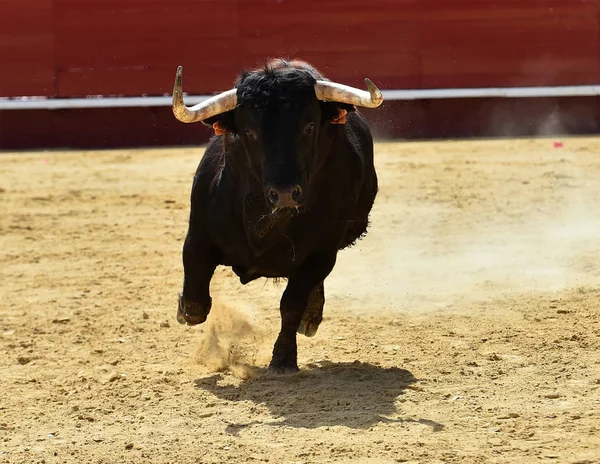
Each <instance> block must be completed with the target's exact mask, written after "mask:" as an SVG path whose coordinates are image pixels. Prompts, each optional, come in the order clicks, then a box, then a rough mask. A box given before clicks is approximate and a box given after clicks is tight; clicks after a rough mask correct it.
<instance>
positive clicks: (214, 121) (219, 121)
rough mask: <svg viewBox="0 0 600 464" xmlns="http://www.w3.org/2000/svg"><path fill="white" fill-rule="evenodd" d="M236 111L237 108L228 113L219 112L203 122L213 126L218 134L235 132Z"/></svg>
mask: <svg viewBox="0 0 600 464" xmlns="http://www.w3.org/2000/svg"><path fill="white" fill-rule="evenodd" d="M234 111H235V110H231V111H227V112H226V113H222V114H218V115H216V116H213V117H212V118H208V119H205V120H204V121H202V122H203V123H204V124H205V125H207V126H210V127H212V128H213V129H214V131H215V134H216V135H223V134H225V133H227V132H231V133H235V123H234V118H233V113H234Z"/></svg>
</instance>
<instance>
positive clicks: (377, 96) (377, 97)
mask: <svg viewBox="0 0 600 464" xmlns="http://www.w3.org/2000/svg"><path fill="white" fill-rule="evenodd" d="M365 84H366V86H367V89H368V90H369V93H370V94H371V99H372V100H373V101H374V102H377V106H379V105H381V103H383V94H382V93H381V90H379V89H378V88H377V86H376V85H375V84H373V82H372V81H371V79H368V78H366V79H365Z"/></svg>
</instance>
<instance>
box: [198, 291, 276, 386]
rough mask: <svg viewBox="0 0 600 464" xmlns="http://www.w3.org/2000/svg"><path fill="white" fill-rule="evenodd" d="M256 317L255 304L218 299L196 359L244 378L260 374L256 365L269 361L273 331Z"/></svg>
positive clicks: (202, 364)
mask: <svg viewBox="0 0 600 464" xmlns="http://www.w3.org/2000/svg"><path fill="white" fill-rule="evenodd" d="M252 319H253V316H252V308H251V307H249V306H243V305H242V304H240V303H235V304H234V303H232V302H224V301H216V300H215V301H214V302H213V308H212V310H211V313H210V315H209V316H208V319H207V322H206V326H205V327H203V331H202V332H201V335H200V342H199V345H198V349H197V351H196V353H195V358H194V360H195V362H196V363H197V364H199V365H201V366H203V367H204V368H205V369H206V370H207V371H208V372H222V371H229V372H231V373H232V374H233V375H234V376H235V377H237V378H239V379H242V380H247V379H250V378H254V377H256V376H258V374H259V371H258V369H257V368H256V367H255V366H257V365H262V364H265V360H266V362H268V353H265V348H266V343H267V342H268V337H269V334H267V333H265V332H263V331H262V330H260V329H259V327H258V326H257V325H256V323H253V321H252Z"/></svg>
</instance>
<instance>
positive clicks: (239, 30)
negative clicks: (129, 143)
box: [0, 0, 600, 148]
mask: <svg viewBox="0 0 600 464" xmlns="http://www.w3.org/2000/svg"><path fill="white" fill-rule="evenodd" d="M599 24H600V0H501V1H495V2H489V1H481V0H452V1H448V0H370V1H368V2H365V1H358V0H323V1H319V0H244V1H241V0H238V1H218V0H197V1H190V0H171V1H168V0H153V1H140V0H85V1H81V0H0V97H18V96H45V97H53V98H69V97H85V96H88V95H105V96H106V95H118V96H139V95H151V96H160V95H167V94H170V92H171V90H172V81H173V77H174V73H175V69H176V67H177V65H179V64H182V65H184V66H185V91H186V92H188V93H190V94H209V93H213V92H216V91H220V90H224V89H227V88H230V87H231V86H232V84H233V82H234V80H235V76H236V74H237V73H238V71H239V70H240V69H242V68H245V67H255V66H256V65H257V64H259V63H261V62H263V61H264V60H265V58H266V57H273V56H288V57H291V58H300V59H305V60H307V61H309V62H311V63H312V64H314V65H315V66H316V67H317V68H318V69H320V70H321V71H322V72H323V73H324V74H325V75H326V76H327V77H329V78H331V79H334V80H337V81H340V82H344V83H347V84H350V85H357V86H362V85H363V84H362V80H363V79H364V77H369V78H371V79H372V80H373V81H374V82H376V84H377V85H378V86H380V87H381V88H382V89H404V88H411V89H428V88H449V87H454V88H468V87H507V86H559V85H590V84H600V26H599ZM597 100H598V99H597V98H589V99H586V100H585V101H586V102H587V103H585V105H586V106H587V107H588V108H589V109H588V110H586V112H585V113H586V115H591V116H593V115H595V114H597V113H598V109H597V106H598V102H597ZM547 101H548V102H553V103H551V104H549V106H552V105H554V102H556V100H555V99H549V100H547ZM473 105H474V103H473V102H470V103H468V104H467V106H469V107H473ZM481 105H482V106H481V107H482V108H483V107H486V105H487V103H486V102H485V101H482V102H481ZM498 105H499V104H498V103H494V106H498ZM511 105H512V106H511ZM535 105H537V107H538V108H541V106H540V105H541V104H540V103H539V102H538V103H536V104H535ZM392 106H394V107H396V108H398V109H397V110H395V111H397V112H398V115H401V113H402V109H403V108H404V109H406V108H407V107H415V108H420V109H419V110H418V111H417V113H418V114H422V113H423V111H425V112H426V113H427V112H429V111H431V110H430V109H428V108H440V107H443V108H444V111H451V113H453V114H455V115H456V117H459V118H463V120H471V121H472V122H473V123H476V122H477V121H474V120H473V118H470V117H469V116H468V115H465V114H459V113H460V111H458V110H457V108H463V109H464V108H465V104H462V103H458V102H456V101H455V102H453V103H440V102H430V103H425V102H421V103H416V104H406V105H405V104H403V103H398V104H396V105H390V108H391V107H392ZM502 106H503V107H506V108H508V107H514V105H513V104H510V102H505V103H502ZM542 106H543V105H542ZM563 106H565V105H563ZM567 106H568V105H567ZM423 108H426V109H423ZM86 111H88V112H87V113H86V112H85V111H84V112H83V113H81V112H80V113H74V114H79V115H80V117H81V115H82V114H92V113H90V111H92V110H86ZM153 111H158V112H160V111H161V110H147V113H148V115H147V116H148V117H147V118H146V119H147V120H149V121H151V120H152V116H151V115H152V114H154V113H153ZM436 111H437V110H436ZM112 113H114V112H110V111H97V112H96V113H94V116H93V117H92V118H91V119H94V120H96V121H98V122H100V119H99V118H101V117H102V115H109V114H112ZM409 113H411V112H409ZM501 113H507V111H505V110H503V111H501ZM508 113H511V111H508ZM52 114H54V113H52V112H49V116H48V117H47V116H39V119H40V121H46V120H49V119H48V118H50V119H52V117H50V116H51V115H52ZM123 114H125V113H123ZM130 114H139V110H135V111H133V110H131V111H130ZM165 114H167V112H165ZM411 114H412V113H411ZM415 114H416V113H415ZM544 116H545V114H541V115H540V117H542V118H543V117H544ZM54 117H55V118H56V119H57V120H64V117H63V116H60V115H59V114H58V113H56V114H55V116H54ZM400 117H402V116H400ZM419 117H420V116H419ZM0 118H1V121H2V123H3V124H2V127H0V143H1V144H2V145H1V147H2V148H6V147H7V146H18V145H19V140H17V139H18V138H19V137H20V136H19V135H18V134H19V132H20V131H18V130H17V129H15V128H16V127H17V124H16V121H22V120H23V117H20V116H18V115H17V112H7V111H1V112H0ZM27 118H30V119H31V120H33V118H34V116H33V115H32V114H30V115H29V116H27ZM27 118H26V119H27ZM426 119H427V120H428V121H433V115H431V116H427V118H426ZM442 119H443V118H442ZM102 124H109V125H110V124H112V122H111V121H110V120H109V121H105V122H102ZM164 124H167V125H170V124H171V121H169V122H168V123H167V122H164ZM390 124H392V123H390ZM7 125H8V126H10V127H11V128H13V130H17V132H16V133H15V132H11V133H8V132H7V129H6V127H7ZM53 125H54V126H56V124H55V123H53ZM414 125H418V124H417V123H416V122H415V123H414ZM462 125H463V124H459V126H462ZM434 126H435V127H439V124H434ZM579 127H580V128H579V129H578V130H579V131H582V130H585V131H587V130H597V127H598V120H597V119H592V120H591V121H590V120H586V121H581V123H580V125H579ZM382 130H383V132H385V133H395V132H398V131H396V130H395V129H394V127H388V128H385V127H383V129H382ZM425 132H426V133H432V132H433V133H434V135H435V131H431V130H430V129H427V130H426V131H425ZM443 133H446V132H443ZM462 133H463V132H458V133H456V135H461V134H462ZM467 133H469V131H467ZM483 133H487V132H486V131H484V132H483ZM438 135H441V134H438ZM134 139H135V137H133V138H131V140H134ZM167 139H168V137H167ZM176 139H177V137H174V138H173V140H172V141H173V143H175V141H176ZM119 140H121V141H123V142H125V141H126V140H125V139H122V138H119ZM22 143H23V144H24V145H30V144H29V143H25V142H22ZM39 143H40V144H43V143H44V141H43V140H42V139H40V141H39ZM65 143H66V142H65ZM107 143H109V144H110V143H111V142H110V141H108V142H107ZM112 143H113V144H114V143H116V140H115V141H113V142H112ZM7 144H8V145H7ZM40 146H43V145H40Z"/></svg>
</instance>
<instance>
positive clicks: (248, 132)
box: [244, 129, 256, 140]
mask: <svg viewBox="0 0 600 464" xmlns="http://www.w3.org/2000/svg"><path fill="white" fill-rule="evenodd" d="M244 134H246V137H248V138H249V139H251V140H256V132H254V131H253V130H252V129H246V130H244Z"/></svg>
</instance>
